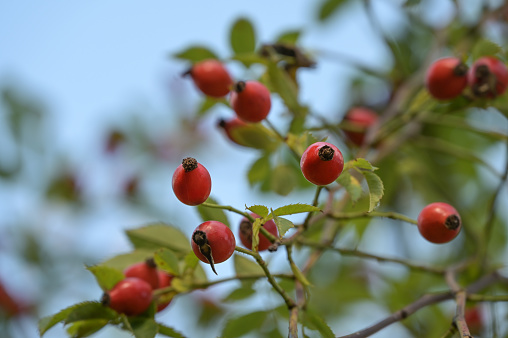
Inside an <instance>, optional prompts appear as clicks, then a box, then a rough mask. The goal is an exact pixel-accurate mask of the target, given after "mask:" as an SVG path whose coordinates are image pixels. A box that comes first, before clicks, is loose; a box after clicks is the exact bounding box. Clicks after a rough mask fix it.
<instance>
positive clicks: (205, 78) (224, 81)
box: [189, 59, 233, 98]
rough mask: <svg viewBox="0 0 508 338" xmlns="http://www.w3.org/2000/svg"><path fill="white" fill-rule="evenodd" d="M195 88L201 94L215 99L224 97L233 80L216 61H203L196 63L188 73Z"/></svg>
mask: <svg viewBox="0 0 508 338" xmlns="http://www.w3.org/2000/svg"><path fill="white" fill-rule="evenodd" d="M189 74H190V76H191V77H192V80H193V81H194V84H195V85H196V87H198V88H199V90H201V92H203V94H205V95H207V96H211V97H215V98H220V97H224V96H226V95H227V94H228V93H229V92H230V90H231V86H232V85H233V79H232V78H231V76H230V75H229V72H228V71H227V69H226V68H225V67H224V65H223V64H222V63H221V62H220V61H218V60H213V59H209V60H204V61H201V62H198V63H196V64H195V65H194V66H193V67H192V68H191V70H190V71H189Z"/></svg>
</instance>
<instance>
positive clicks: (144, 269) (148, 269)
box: [124, 258, 159, 290]
mask: <svg viewBox="0 0 508 338" xmlns="http://www.w3.org/2000/svg"><path fill="white" fill-rule="evenodd" d="M124 275H125V277H135V278H139V279H142V280H144V281H145V282H147V283H148V284H150V286H151V287H152V289H154V290H155V289H157V288H158V287H159V275H158V274H157V265H156V264H155V262H154V260H153V258H149V259H147V260H146V261H144V262H141V263H136V264H133V265H131V266H129V267H128V268H127V269H125V271H124Z"/></svg>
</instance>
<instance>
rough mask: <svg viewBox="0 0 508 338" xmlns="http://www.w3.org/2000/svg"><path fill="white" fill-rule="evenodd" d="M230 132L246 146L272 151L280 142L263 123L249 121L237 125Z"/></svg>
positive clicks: (237, 140) (238, 141) (236, 140)
mask: <svg viewBox="0 0 508 338" xmlns="http://www.w3.org/2000/svg"><path fill="white" fill-rule="evenodd" d="M230 133H231V137H232V138H233V140H235V142H236V143H238V144H240V145H242V146H244V147H249V148H254V149H260V150H266V151H267V152H271V151H273V150H274V149H276V148H277V147H278V146H279V144H280V141H279V140H278V139H277V138H276V137H275V135H274V133H273V132H272V131H271V130H269V129H268V128H266V127H265V126H263V125H262V124H261V123H247V124H246V125H243V126H237V127H236V128H234V129H232V130H231V132H230Z"/></svg>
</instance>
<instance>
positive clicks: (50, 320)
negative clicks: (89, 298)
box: [38, 302, 97, 337]
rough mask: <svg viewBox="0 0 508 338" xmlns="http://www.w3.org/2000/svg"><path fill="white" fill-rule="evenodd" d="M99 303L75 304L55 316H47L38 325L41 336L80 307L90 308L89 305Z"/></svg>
mask: <svg viewBox="0 0 508 338" xmlns="http://www.w3.org/2000/svg"><path fill="white" fill-rule="evenodd" d="M95 303H97V302H83V303H79V304H75V305H72V306H69V307H67V308H65V309H63V310H60V311H59V312H57V313H55V314H54V315H51V316H47V317H44V318H41V319H40V320H39V323H38V327H39V334H40V336H41V337H42V336H43V335H44V334H45V333H46V332H47V331H48V330H49V329H51V328H52V327H53V326H55V325H56V324H58V323H60V322H64V321H65V320H66V319H67V317H68V316H69V315H70V314H71V313H72V312H73V311H74V310H76V309H79V308H80V307H88V305H89V304H95Z"/></svg>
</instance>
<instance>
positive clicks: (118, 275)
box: [86, 265, 125, 291]
mask: <svg viewBox="0 0 508 338" xmlns="http://www.w3.org/2000/svg"><path fill="white" fill-rule="evenodd" d="M86 268H87V270H88V271H90V272H91V273H92V274H93V275H94V276H95V279H96V280H97V283H98V284H99V286H100V287H101V289H102V290H104V291H107V290H111V289H112V288H113V287H114V286H115V285H116V284H117V283H118V282H119V281H121V280H122V279H124V278H125V275H124V274H123V272H122V271H120V270H117V269H115V268H112V267H109V266H106V265H93V266H87V267H86Z"/></svg>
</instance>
